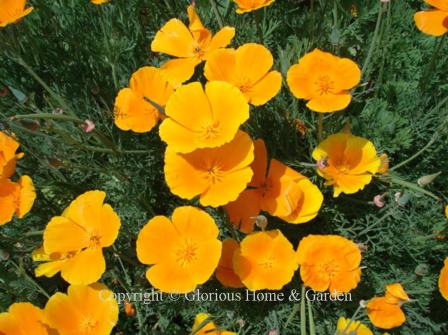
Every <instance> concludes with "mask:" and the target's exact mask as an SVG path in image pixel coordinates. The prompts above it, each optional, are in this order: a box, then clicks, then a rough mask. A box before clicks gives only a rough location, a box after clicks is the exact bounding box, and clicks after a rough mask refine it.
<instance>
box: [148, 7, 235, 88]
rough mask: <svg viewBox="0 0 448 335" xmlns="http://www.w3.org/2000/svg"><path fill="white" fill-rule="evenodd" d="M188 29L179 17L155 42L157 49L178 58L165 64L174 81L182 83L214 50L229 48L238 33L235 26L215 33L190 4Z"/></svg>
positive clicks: (153, 46) (168, 24)
mask: <svg viewBox="0 0 448 335" xmlns="http://www.w3.org/2000/svg"><path fill="white" fill-rule="evenodd" d="M187 11H188V18H189V21H190V25H189V27H188V28H187V27H186V26H185V24H183V23H182V22H181V21H180V20H178V19H171V20H169V21H168V22H167V23H166V24H165V25H164V26H163V27H162V28H161V29H160V30H159V31H158V32H157V34H156V36H155V37H154V40H153V41H152V43H151V50H152V51H153V52H161V53H165V54H167V55H170V56H173V57H176V58H175V59H172V60H169V61H167V62H166V63H164V64H163V65H162V66H161V69H162V71H163V72H164V73H165V75H166V76H167V77H169V78H170V81H172V82H177V83H182V82H184V81H187V80H188V79H190V78H191V77H192V76H193V73H194V69H195V67H196V65H198V64H199V63H201V62H202V61H204V60H206V59H207V58H208V56H209V55H210V53H211V52H213V51H215V50H217V49H220V48H225V47H226V46H227V45H229V44H230V42H231V41H232V39H233V36H235V29H234V28H231V27H224V28H222V29H221V30H220V31H219V32H217V33H216V34H215V35H214V36H213V35H212V33H211V32H210V31H209V30H208V29H207V28H205V27H204V26H203V24H202V22H201V19H200V18H199V16H198V15H197V14H196V11H195V9H194V7H193V6H189V7H188V9H187Z"/></svg>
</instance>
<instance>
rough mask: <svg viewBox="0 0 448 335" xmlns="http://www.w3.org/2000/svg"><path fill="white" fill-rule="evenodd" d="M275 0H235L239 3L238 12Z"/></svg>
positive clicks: (234, 0)
mask: <svg viewBox="0 0 448 335" xmlns="http://www.w3.org/2000/svg"><path fill="white" fill-rule="evenodd" d="M274 1H275V0H233V2H234V3H236V4H237V5H238V8H237V10H236V12H237V13H238V14H244V13H248V12H252V11H254V10H257V9H260V8H263V7H266V6H269V5H270V4H272V3H273V2H274Z"/></svg>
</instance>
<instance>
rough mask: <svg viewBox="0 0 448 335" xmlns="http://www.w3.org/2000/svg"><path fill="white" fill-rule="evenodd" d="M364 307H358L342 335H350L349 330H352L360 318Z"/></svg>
mask: <svg viewBox="0 0 448 335" xmlns="http://www.w3.org/2000/svg"><path fill="white" fill-rule="evenodd" d="M361 309H362V307H361V305H359V306H358V308H357V309H356V311H355V313H353V316H352V317H351V318H350V321H349V322H348V323H347V326H345V328H344V330H343V331H342V333H341V334H340V335H348V334H349V333H348V330H349V329H350V326H351V325H352V323H353V321H355V320H356V317H357V316H358V314H359V312H360V311H361Z"/></svg>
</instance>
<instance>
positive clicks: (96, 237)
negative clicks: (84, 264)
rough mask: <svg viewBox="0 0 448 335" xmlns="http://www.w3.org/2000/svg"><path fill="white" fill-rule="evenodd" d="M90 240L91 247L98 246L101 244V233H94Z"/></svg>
mask: <svg viewBox="0 0 448 335" xmlns="http://www.w3.org/2000/svg"><path fill="white" fill-rule="evenodd" d="M89 242H90V243H89V247H90V248H98V247H100V246H101V236H100V235H99V234H92V236H90V240H89Z"/></svg>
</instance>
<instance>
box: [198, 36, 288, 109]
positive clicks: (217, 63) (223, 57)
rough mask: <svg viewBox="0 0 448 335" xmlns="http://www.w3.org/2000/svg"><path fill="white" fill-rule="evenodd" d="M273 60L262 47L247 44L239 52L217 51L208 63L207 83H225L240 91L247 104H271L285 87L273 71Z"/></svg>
mask: <svg viewBox="0 0 448 335" xmlns="http://www.w3.org/2000/svg"><path fill="white" fill-rule="evenodd" d="M273 64H274V59H273V58H272V54H271V52H270V51H269V50H268V49H267V48H266V47H264V46H263V45H261V44H256V43H248V44H244V45H242V46H241V47H239V48H238V49H236V50H235V49H220V50H216V51H215V52H213V53H212V54H210V56H209V57H208V59H207V62H206V63H205V68H204V74H205V76H206V77H207V79H208V80H210V81H212V80H222V81H226V82H228V83H230V84H232V85H234V86H236V87H238V88H239V89H240V91H241V92H242V93H243V94H244V96H245V97H246V99H247V101H248V102H249V103H250V104H252V105H254V106H260V105H264V104H265V103H267V102H268V101H269V100H271V99H272V98H273V97H274V96H275V95H276V94H277V93H278V92H279V91H280V88H281V86H282V75H281V74H280V72H278V71H270V70H271V68H272V65H273Z"/></svg>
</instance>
